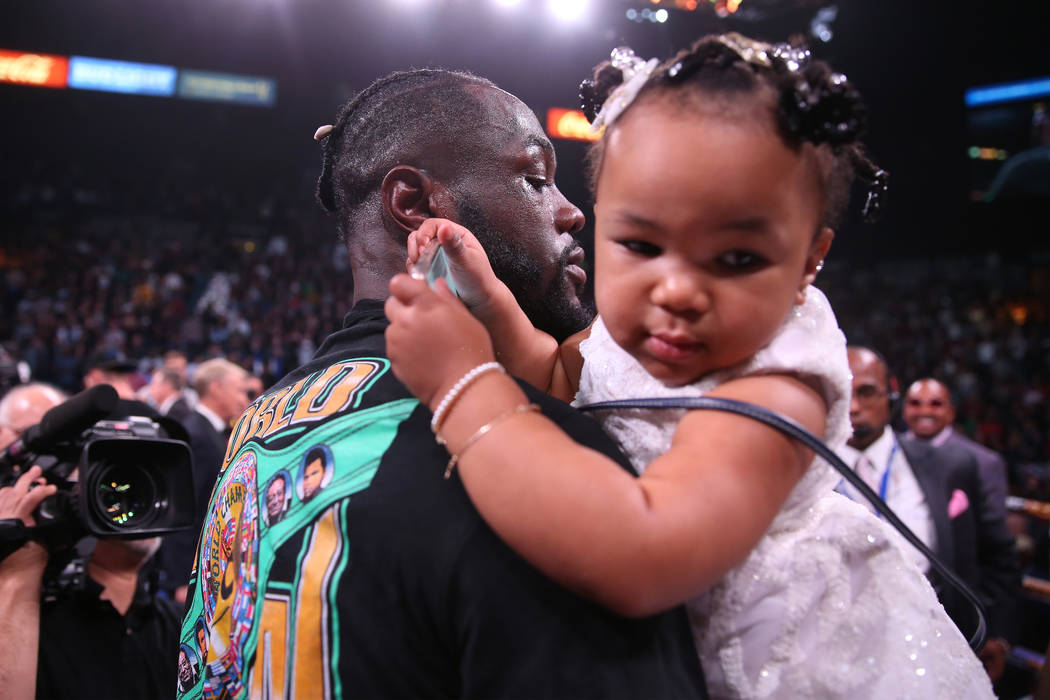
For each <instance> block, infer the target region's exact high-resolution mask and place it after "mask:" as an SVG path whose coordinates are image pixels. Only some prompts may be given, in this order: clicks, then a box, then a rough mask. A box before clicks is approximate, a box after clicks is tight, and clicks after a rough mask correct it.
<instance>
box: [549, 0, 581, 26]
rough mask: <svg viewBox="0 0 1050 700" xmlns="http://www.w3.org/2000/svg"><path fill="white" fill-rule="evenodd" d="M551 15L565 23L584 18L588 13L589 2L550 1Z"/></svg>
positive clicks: (573, 0)
mask: <svg viewBox="0 0 1050 700" xmlns="http://www.w3.org/2000/svg"><path fill="white" fill-rule="evenodd" d="M549 7H550V11H551V14H553V15H554V16H555V17H557V18H558V19H560V20H562V21H564V22H572V21H575V20H578V19H580V18H581V17H583V14H584V13H585V12H586V11H587V0H550V2H549Z"/></svg>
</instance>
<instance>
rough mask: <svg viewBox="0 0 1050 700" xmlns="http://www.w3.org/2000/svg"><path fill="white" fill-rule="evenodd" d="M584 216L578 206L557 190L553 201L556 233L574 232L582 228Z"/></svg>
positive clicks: (584, 220)
mask: <svg viewBox="0 0 1050 700" xmlns="http://www.w3.org/2000/svg"><path fill="white" fill-rule="evenodd" d="M585 222H586V218H585V217H584V216H583V212H582V211H580V208H579V207H578V206H576V205H575V204H573V203H572V202H570V201H569V200H568V199H566V198H565V195H563V194H562V193H561V190H557V197H556V199H555V202H554V225H555V226H556V227H557V228H558V233H571V234H574V235H575V234H576V233H578V232H579V231H580V229H582V228H583V224H584V223H585Z"/></svg>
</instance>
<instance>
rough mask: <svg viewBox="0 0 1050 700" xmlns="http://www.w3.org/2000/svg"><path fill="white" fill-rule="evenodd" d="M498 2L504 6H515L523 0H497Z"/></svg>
mask: <svg viewBox="0 0 1050 700" xmlns="http://www.w3.org/2000/svg"><path fill="white" fill-rule="evenodd" d="M496 4H497V5H500V6H502V7H514V6H515V5H520V4H521V0H496Z"/></svg>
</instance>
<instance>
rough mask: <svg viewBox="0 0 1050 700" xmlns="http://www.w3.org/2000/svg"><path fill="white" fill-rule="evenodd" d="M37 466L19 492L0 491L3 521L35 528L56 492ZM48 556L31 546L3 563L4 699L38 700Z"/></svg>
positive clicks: (0, 642)
mask: <svg viewBox="0 0 1050 700" xmlns="http://www.w3.org/2000/svg"><path fill="white" fill-rule="evenodd" d="M40 474H41V470H40V467H37V466H33V467H32V468H31V469H29V470H28V471H27V472H26V473H25V474H23V475H22V476H20V477H18V481H16V482H15V484H14V486H5V487H4V488H2V489H0V519H7V518H18V519H19V520H21V521H22V522H23V523H24V524H25V525H27V526H32V525H34V521H33V512H34V511H35V510H36V508H37V506H39V505H40V502H41V501H43V500H44V499H45V498H47V497H48V496H51V495H53V494H54V493H55V491H56V490H57V489H56V488H55V486H53V485H51V484H47V483H45V482H44V480H43V479H42V478H40ZM46 566H47V550H46V549H44V547H43V546H42V545H41V544H39V543H38V542H33V541H32V540H30V541H29V542H26V543H25V544H24V545H22V546H21V547H19V548H18V549H17V550H15V551H14V552H13V553H11V554H10V555H8V556H7V557H6V558H5V559H4V560H3V561H0V689H2V692H0V696H3V697H4V698H11V699H12V700H22V699H23V698H24V699H25V700H30V699H31V698H32V697H33V696H34V695H35V694H36V668H37V648H38V647H39V644H40V587H41V585H42V582H43V578H44V568H45V567H46Z"/></svg>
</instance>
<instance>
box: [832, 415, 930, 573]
mask: <svg viewBox="0 0 1050 700" xmlns="http://www.w3.org/2000/svg"><path fill="white" fill-rule="evenodd" d="M894 447H896V449H894ZM838 454H839V457H841V458H842V459H843V461H845V462H846V464H849V465H850V466H852V467H853V469H854V471H856V472H857V474H858V475H859V476H860V477H861V478H862V479H864V481H865V482H866V483H867V484H868V486H870V487H871V488H872V489H874V491H875V493H879V488H880V486H881V483H882V478H883V475H884V474H885V473H886V469H887V468H888V469H889V470H890V473H889V479H887V483H886V503H887V504H888V505H889V507H890V508H892V509H893V511H894V512H895V513H896V514H897V517H899V518H900V519H901V520H903V521H904V524H905V525H907V526H908V527H909V528H910V529H911V530H912V532H914V533H915V534H916V535H917V536H918V538H919V539H920V540H922V542H923V544H925V545H926V546H927V547H929V548H930V549H931V550H932V549H934V548H935V547H936V544H937V542H936V533H935V531H934V529H933V518H932V517H931V516H930V507H929V505H928V504H927V503H926V495H925V494H924V493H923V492H922V488H921V487H920V486H919V482H918V480H917V479H916V478H915V472H914V471H912V467H911V465H910V464H908V458H907V457H905V456H904V451H903V450H901V448H900V446H899V445H897V438H896V437H895V436H894V434H893V430H892V429H890V427H889V426H886V427H885V428H884V429H883V432H882V435H880V436H879V439H878V440H876V441H875V442H873V443H871V444H870V445H868V447H867V449H866V450H863V451H860V450H856V449H854V448H853V447H850V446H849V445H843V446H842V448H841V449H840V450H839V451H838ZM891 457H892V460H891ZM839 491H840V492H842V493H843V494H845V495H846V496H849V497H850V498H852V499H853V500H854V501H857V502H858V503H861V504H863V505H865V506H867V507H868V509H869V510H871V511H872V512H875V508H874V507H873V506H872V505H871V504H870V503H868V501H867V500H866V499H865V498H864V497H863V496H861V495H860V493H858V492H857V490H856V489H854V488H853V487H852V486H851V485H850V484H849V483H847V482H845V481H843V482H842V484H841V485H840V486H839ZM900 541H901V542H902V543H903V544H904V547H905V551H906V553H907V554H908V557H909V559H911V560H912V561H914V562H915V564H916V565H917V566H918V567H919V570H920V571H923V572H926V571H927V570H928V569H929V568H930V563H929V562H928V561H927V560H926V557H925V556H924V555H923V554H922V553H921V552H919V550H917V549H915V547H913V546H912V545H911V544H909V543H908V542H907V541H906V540H905V539H904V538H903V537H901V538H900Z"/></svg>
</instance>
